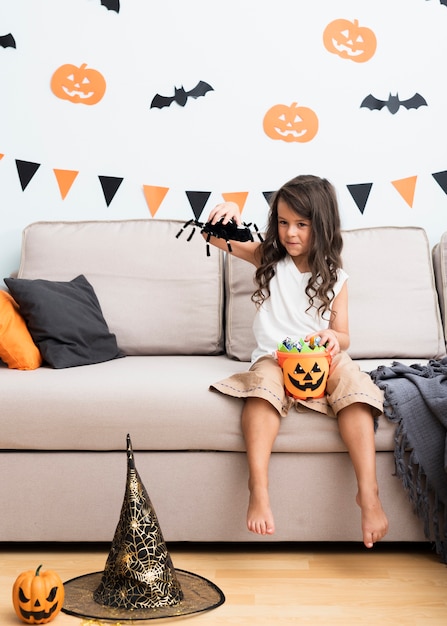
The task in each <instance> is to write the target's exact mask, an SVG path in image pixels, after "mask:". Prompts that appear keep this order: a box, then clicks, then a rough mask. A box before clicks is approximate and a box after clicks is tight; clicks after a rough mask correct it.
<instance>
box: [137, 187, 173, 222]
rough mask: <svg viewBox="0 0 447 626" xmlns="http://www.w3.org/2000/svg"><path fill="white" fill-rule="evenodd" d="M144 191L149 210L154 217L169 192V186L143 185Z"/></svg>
mask: <svg viewBox="0 0 447 626" xmlns="http://www.w3.org/2000/svg"><path fill="white" fill-rule="evenodd" d="M143 191H144V197H145V198H146V203H147V206H148V207H149V211H150V212H151V215H152V217H154V215H155V214H156V212H157V211H158V209H159V208H160V204H161V203H162V202H163V200H164V198H165V195H166V194H167V193H168V191H169V187H156V186H154V185H143Z"/></svg>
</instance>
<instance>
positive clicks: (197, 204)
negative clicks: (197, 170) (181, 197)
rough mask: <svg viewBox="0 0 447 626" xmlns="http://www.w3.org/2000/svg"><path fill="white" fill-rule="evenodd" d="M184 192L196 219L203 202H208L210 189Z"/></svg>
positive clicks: (199, 214) (201, 209)
mask: <svg viewBox="0 0 447 626" xmlns="http://www.w3.org/2000/svg"><path fill="white" fill-rule="evenodd" d="M185 193H186V195H187V197H188V200H189V204H190V205H191V208H192V212H193V213H194V217H195V218H196V220H198V219H199V218H200V216H201V214H202V211H203V209H204V208H205V204H206V203H207V202H208V198H209V197H210V195H211V191H185Z"/></svg>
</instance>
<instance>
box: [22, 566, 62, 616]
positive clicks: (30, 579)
mask: <svg viewBox="0 0 447 626" xmlns="http://www.w3.org/2000/svg"><path fill="white" fill-rule="evenodd" d="M41 567H42V566H41V565H39V567H38V568H37V570H36V571H35V572H34V570H30V571H27V572H22V573H21V574H19V576H18V577H17V579H16V581H15V583H14V585H13V588H12V601H13V605H14V609H15V611H16V613H17V616H18V617H19V618H20V619H21V620H22V622H25V623H26V624H46V623H48V622H50V621H51V620H52V619H54V618H55V617H56V615H57V614H58V613H59V611H60V610H61V609H62V605H63V603H64V585H63V584H62V581H61V579H60V578H59V576H58V574H56V572H53V571H52V570H47V571H46V572H42V573H41V572H40V568H41Z"/></svg>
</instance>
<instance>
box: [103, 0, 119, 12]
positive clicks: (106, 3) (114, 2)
mask: <svg viewBox="0 0 447 626" xmlns="http://www.w3.org/2000/svg"><path fill="white" fill-rule="evenodd" d="M101 5H102V6H103V7H106V9H108V10H109V11H116V12H117V13H119V12H120V0H101Z"/></svg>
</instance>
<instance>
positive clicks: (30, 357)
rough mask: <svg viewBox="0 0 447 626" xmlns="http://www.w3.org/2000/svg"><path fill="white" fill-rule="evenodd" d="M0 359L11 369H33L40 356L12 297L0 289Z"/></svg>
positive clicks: (39, 364) (35, 367) (40, 360)
mask: <svg viewBox="0 0 447 626" xmlns="http://www.w3.org/2000/svg"><path fill="white" fill-rule="evenodd" d="M0 359H1V360H2V361H4V362H5V363H6V365H7V366H8V367H10V368H11V369H18V370H35V369H37V368H38V367H40V366H41V365H42V356H41V354H40V352H39V348H38V347H37V346H36V344H35V343H34V341H33V339H32V337H31V335H30V332H29V330H28V327H27V325H26V324H25V320H24V319H23V317H22V316H21V315H20V313H19V307H18V305H17V303H16V302H15V300H14V299H13V297H12V296H11V295H10V294H9V293H8V292H7V291H3V290H1V289H0Z"/></svg>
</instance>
